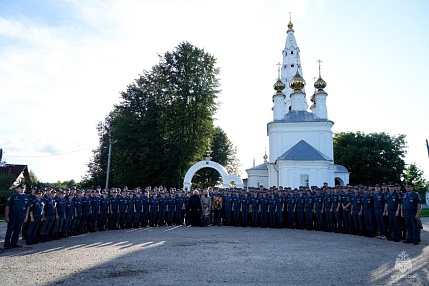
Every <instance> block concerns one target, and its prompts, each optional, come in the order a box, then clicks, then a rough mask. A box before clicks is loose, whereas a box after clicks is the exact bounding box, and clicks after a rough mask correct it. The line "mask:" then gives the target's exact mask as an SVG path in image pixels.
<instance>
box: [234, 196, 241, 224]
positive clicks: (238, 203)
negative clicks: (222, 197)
mask: <svg viewBox="0 0 429 286" xmlns="http://www.w3.org/2000/svg"><path fill="white" fill-rule="evenodd" d="M232 207H233V209H234V226H240V207H241V199H240V194H239V193H238V191H236V192H235V196H234V197H233V198H232Z"/></svg>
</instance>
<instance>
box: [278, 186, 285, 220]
mask: <svg viewBox="0 0 429 286" xmlns="http://www.w3.org/2000/svg"><path fill="white" fill-rule="evenodd" d="M276 199H277V222H278V224H277V227H278V228H283V226H284V222H283V218H284V217H283V216H284V210H285V196H284V195H283V192H282V191H280V192H279V195H278V196H277V198H276Z"/></svg>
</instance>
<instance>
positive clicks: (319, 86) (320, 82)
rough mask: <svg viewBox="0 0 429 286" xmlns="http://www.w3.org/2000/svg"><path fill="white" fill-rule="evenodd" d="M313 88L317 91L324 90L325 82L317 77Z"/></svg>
mask: <svg viewBox="0 0 429 286" xmlns="http://www.w3.org/2000/svg"><path fill="white" fill-rule="evenodd" d="M314 87H315V88H317V89H318V90H321V89H324V88H325V87H326V81H324V80H323V79H322V78H321V77H319V79H318V80H317V81H316V82H315V83H314Z"/></svg>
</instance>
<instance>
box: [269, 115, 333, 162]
mask: <svg viewBox="0 0 429 286" xmlns="http://www.w3.org/2000/svg"><path fill="white" fill-rule="evenodd" d="M331 126H332V122H331V121H327V122H300V123H280V122H271V123H269V124H268V135H269V146H270V149H269V161H270V162H272V163H274V162H275V160H276V159H277V158H278V157H280V156H281V155H283V154H284V153H285V152H286V151H287V150H289V149H290V148H292V147H293V146H294V145H295V144H296V143H298V142H299V141H300V140H305V141H306V142H307V143H308V144H310V145H311V146H313V147H314V148H315V149H317V150H319V151H320V152H321V153H323V154H324V155H325V156H327V157H329V158H330V159H332V160H333V159H334V158H333V157H334V152H333V150H334V149H333V139H332V131H331Z"/></svg>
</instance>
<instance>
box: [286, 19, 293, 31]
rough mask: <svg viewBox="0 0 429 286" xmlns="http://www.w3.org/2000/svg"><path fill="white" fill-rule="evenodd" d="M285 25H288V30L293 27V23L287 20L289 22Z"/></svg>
mask: <svg viewBox="0 0 429 286" xmlns="http://www.w3.org/2000/svg"><path fill="white" fill-rule="evenodd" d="M287 27H288V31H290V30H293V29H292V28H293V24H292V22H291V21H290V20H289V24H287Z"/></svg>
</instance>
